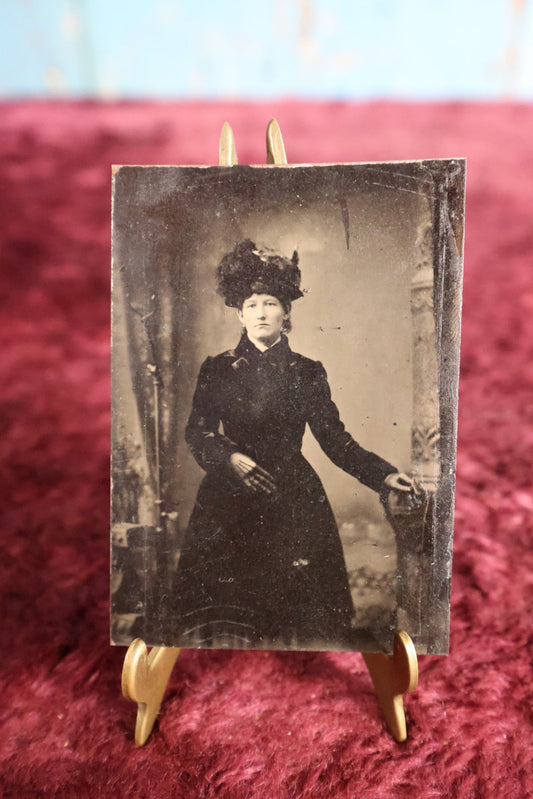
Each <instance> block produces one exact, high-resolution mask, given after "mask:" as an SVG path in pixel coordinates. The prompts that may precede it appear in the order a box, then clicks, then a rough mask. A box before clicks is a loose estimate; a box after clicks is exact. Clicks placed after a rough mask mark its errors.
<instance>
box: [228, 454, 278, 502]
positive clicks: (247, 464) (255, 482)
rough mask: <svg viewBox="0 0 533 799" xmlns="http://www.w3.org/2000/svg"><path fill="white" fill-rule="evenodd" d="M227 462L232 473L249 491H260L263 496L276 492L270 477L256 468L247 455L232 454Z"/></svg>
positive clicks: (255, 464)
mask: <svg viewBox="0 0 533 799" xmlns="http://www.w3.org/2000/svg"><path fill="white" fill-rule="evenodd" d="M229 462H230V466H231V468H232V471H233V473H234V474H235V475H236V476H237V477H238V479H239V480H240V481H241V483H242V484H243V485H245V486H246V488H249V489H250V490H251V491H262V492H263V493H265V494H273V493H274V491H275V490H276V484H275V482H274V478H273V477H272V475H271V474H269V473H268V472H267V471H266V470H265V469H262V468H261V467H260V466H258V465H257V463H256V462H255V461H254V460H252V458H249V457H248V455H243V453H242V452H234V453H233V455H231V457H230V459H229Z"/></svg>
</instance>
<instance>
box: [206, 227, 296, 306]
mask: <svg viewBox="0 0 533 799" xmlns="http://www.w3.org/2000/svg"><path fill="white" fill-rule="evenodd" d="M217 280H218V291H219V294H222V296H223V297H224V299H225V301H226V305H229V307H230V308H240V307H241V306H242V304H243V302H244V300H245V299H247V297H251V295H252V294H272V296H274V297H277V298H278V299H279V300H280V301H282V302H291V300H297V299H298V298H299V297H303V294H302V292H301V291H300V280H301V273H300V270H299V269H298V253H297V252H296V250H295V251H294V253H293V256H292V258H291V259H289V258H285V257H284V256H283V255H279V254H278V253H276V252H274V251H273V250H268V249H265V248H261V249H260V248H259V247H257V246H256V245H255V244H254V242H253V241H251V240H250V239H244V241H239V242H238V244H236V245H235V248H234V249H233V250H232V251H231V252H229V253H227V254H226V255H225V256H224V257H223V258H222V260H221V262H220V264H219V266H218V269H217Z"/></svg>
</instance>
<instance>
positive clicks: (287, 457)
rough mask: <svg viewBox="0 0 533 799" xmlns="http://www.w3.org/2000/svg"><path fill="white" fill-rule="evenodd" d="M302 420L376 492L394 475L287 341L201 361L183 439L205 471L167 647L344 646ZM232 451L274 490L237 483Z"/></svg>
mask: <svg viewBox="0 0 533 799" xmlns="http://www.w3.org/2000/svg"><path fill="white" fill-rule="evenodd" d="M306 423H307V424H309V426H310V428H311V431H312V432H313V434H314V436H315V437H316V439H317V440H318V442H319V443H320V445H321V447H322V449H323V450H324V452H325V453H326V454H327V455H328V456H329V458H331V460H332V461H333V462H334V463H335V464H336V465H337V466H339V467H340V468H341V469H344V471H346V472H348V473H349V474H351V475H353V477H355V478H357V479H358V480H360V481H361V482H362V483H364V484H365V485H367V486H369V487H370V488H373V489H374V490H375V491H379V490H381V489H382V488H383V481H384V479H385V477H386V476H387V475H388V474H390V473H391V472H395V471H396V469H395V468H394V466H391V464H389V463H387V462H386V461H384V460H382V459H381V458H379V457H378V456H377V455H374V454H373V453H371V452H367V451H366V450H364V449H363V448H362V447H360V446H359V445H358V444H357V443H356V442H355V441H354V440H353V438H352V437H351V436H350V435H349V433H347V432H346V430H345V428H344V425H343V424H342V422H341V420H340V418H339V413H338V410H337V408H336V406H335V404H334V403H333V401H332V400H331V394H330V389H329V386H328V382H327V376H326V372H325V370H324V368H323V366H322V364H321V363H320V362H318V361H313V360H310V359H309V358H305V357H303V356H302V355H298V354H297V353H295V352H292V350H291V349H290V347H289V344H288V341H287V339H286V338H285V337H283V338H282V340H281V341H280V342H279V343H277V344H275V345H274V346H273V347H271V348H270V349H268V350H266V351H265V352H264V353H261V352H260V351H259V350H258V349H257V348H256V347H255V346H254V345H253V344H252V343H251V342H250V340H249V339H248V338H247V336H246V335H243V337H242V338H241V341H240V342H239V345H238V346H237V348H236V349H235V350H229V351H227V352H224V353H222V354H221V355H218V356H216V357H215V358H208V359H207V360H206V361H205V362H204V364H203V365H202V367H201V370H200V375H199V378H198V385H197V387H196V392H195V394H194V399H193V407H192V412H191V416H190V419H189V422H188V424H187V429H186V440H187V443H188V445H189V447H190V449H191V451H192V453H193V455H194V457H195V458H196V460H197V461H198V463H199V464H200V466H201V467H202V468H203V469H205V471H206V472H207V474H206V476H205V477H204V479H203V481H202V483H201V485H200V488H199V491H198V496H197V499H196V503H195V506H194V509H193V511H192V515H191V519H190V522H189V526H188V529H187V531H186V535H185V540H184V544H183V547H182V551H181V555H180V559H179V563H178V569H177V574H176V581H175V588H174V595H173V601H172V613H173V614H174V625H175V626H174V630H175V638H174V643H175V645H177V646H215V647H217V646H218V647H220V646H232V647H241V648H255V647H259V648H261V647H265V648H287V647H290V648H300V649H305V648H321V647H322V648H351V646H350V641H351V638H352V632H351V620H352V617H353V613H354V608H353V604H352V599H351V595H350V589H349V585H348V578H347V574H346V566H345V563H344V557H343V552H342V548H341V543H340V539H339V534H338V530H337V526H336V522H335V518H334V516H333V513H332V510H331V507H330V504H329V502H328V499H327V497H326V494H325V492H324V488H323V486H322V483H321V482H320V480H319V478H318V476H317V474H316V473H315V471H314V470H313V469H312V467H311V466H310V465H309V463H308V462H307V461H306V460H305V458H304V457H303V455H302V453H301V445H302V437H303V434H304V430H305V425H306ZM222 431H223V432H222ZM234 452H242V453H245V454H246V455H249V456H250V457H251V458H253V460H254V461H255V462H256V463H257V464H259V465H260V466H262V467H263V468H264V469H266V470H267V471H268V472H269V473H270V474H271V475H272V476H273V478H274V480H275V482H276V486H277V489H276V491H275V492H274V493H273V494H272V495H270V496H268V495H266V494H262V493H253V492H251V491H250V489H247V488H246V487H244V486H243V485H242V484H241V483H240V482H239V480H238V479H237V478H236V477H235V476H234V475H233V473H232V470H231V467H230V465H229V458H230V456H231V454H232V453H234Z"/></svg>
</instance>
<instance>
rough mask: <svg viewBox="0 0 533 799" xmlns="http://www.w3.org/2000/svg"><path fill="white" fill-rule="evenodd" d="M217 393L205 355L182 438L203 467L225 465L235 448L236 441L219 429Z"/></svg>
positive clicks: (218, 387)
mask: <svg viewBox="0 0 533 799" xmlns="http://www.w3.org/2000/svg"><path fill="white" fill-rule="evenodd" d="M219 393H220V386H219V385H218V381H217V379H216V375H215V373H214V364H213V358H207V360H206V361H204V363H203V364H202V367H201V369H200V374H199V375H198V382H197V384H196V391H195V392H194V397H193V401H192V410H191V415H190V416H189V421H188V422H187V427H186V428H185V441H186V442H187V445H188V447H189V449H190V450H191V452H192V454H193V455H194V457H195V459H196V461H197V463H198V464H199V465H200V466H201V467H202V469H205V470H206V471H211V470H213V469H217V468H221V467H225V466H227V465H228V462H229V459H230V456H231V455H232V454H233V453H234V452H237V451H238V448H237V445H236V444H234V443H233V441H231V440H230V439H229V438H228V437H227V436H225V435H223V434H222V433H221V432H220V430H219V428H220V414H219V411H218V403H217V396H218V395H219Z"/></svg>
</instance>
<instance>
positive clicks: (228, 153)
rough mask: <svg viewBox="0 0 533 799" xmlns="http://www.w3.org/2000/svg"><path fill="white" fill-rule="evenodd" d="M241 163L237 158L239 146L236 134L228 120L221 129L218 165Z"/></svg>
mask: <svg viewBox="0 0 533 799" xmlns="http://www.w3.org/2000/svg"><path fill="white" fill-rule="evenodd" d="M238 163H239V159H238V158H237V148H236V146H235V136H234V135H233V130H232V129H231V125H230V124H229V123H228V122H224V124H223V125H222V130H221V131H220V139H219V144H218V165H219V166H235V164H238Z"/></svg>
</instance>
